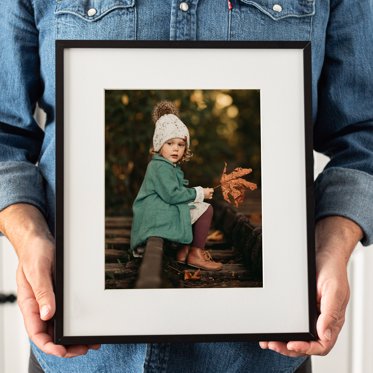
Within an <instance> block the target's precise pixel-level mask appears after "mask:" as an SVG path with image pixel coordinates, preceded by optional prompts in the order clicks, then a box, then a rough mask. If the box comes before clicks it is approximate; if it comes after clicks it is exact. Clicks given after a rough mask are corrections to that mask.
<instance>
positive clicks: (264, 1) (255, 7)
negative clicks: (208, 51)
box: [230, 0, 315, 40]
mask: <svg viewBox="0 0 373 373" xmlns="http://www.w3.org/2000/svg"><path fill="white" fill-rule="evenodd" d="M236 4H237V6H236V7H235V8H233V10H232V13H231V17H232V18H231V27H230V38H231V40H310V39H311V32H312V16H313V15H314V14H315V0H280V1H276V0H272V1H271V0H256V1H251V0H238V1H237V2H236Z"/></svg>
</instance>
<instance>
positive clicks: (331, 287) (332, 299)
mask: <svg viewBox="0 0 373 373" xmlns="http://www.w3.org/2000/svg"><path fill="white" fill-rule="evenodd" d="M362 236H363V232H362V230H361V228H360V227H359V226H358V225H357V224H355V223H354V222H352V221H351V220H349V219H346V218H343V217H339V216H331V217H327V218H324V219H322V220H320V221H319V222H318V223H317V224H316V271H317V305H318V308H319V312H320V315H319V317H318V320H317V324H316V329H317V334H318V340H316V341H310V342H304V341H290V342H287V343H285V342H260V343H259V344H260V347H261V348H263V349H270V350H273V351H276V352H279V353H281V354H283V355H287V356H291V357H296V356H307V355H326V354H328V353H329V351H330V350H331V349H332V348H333V346H334V345H335V343H336V341H337V338H338V335H339V333H340V331H341V329H342V326H343V324H344V321H345V312H346V307H347V304H348V301H349V297H350V290H349V285H348V279H347V263H348V260H349V258H350V256H351V254H352V252H353V250H354V248H355V247H356V244H357V243H358V242H359V241H360V240H361V238H362Z"/></svg>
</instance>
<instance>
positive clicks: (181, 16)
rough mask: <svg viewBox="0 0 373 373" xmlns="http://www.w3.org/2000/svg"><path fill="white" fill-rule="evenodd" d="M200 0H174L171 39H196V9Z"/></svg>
mask: <svg viewBox="0 0 373 373" xmlns="http://www.w3.org/2000/svg"><path fill="white" fill-rule="evenodd" d="M198 1H199V0H187V1H181V0H172V10H171V23H170V39H171V40H196V37H197V26H196V22H197V15H196V9H197V5H198Z"/></svg>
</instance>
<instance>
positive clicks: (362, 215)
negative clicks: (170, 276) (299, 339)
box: [0, 0, 373, 373]
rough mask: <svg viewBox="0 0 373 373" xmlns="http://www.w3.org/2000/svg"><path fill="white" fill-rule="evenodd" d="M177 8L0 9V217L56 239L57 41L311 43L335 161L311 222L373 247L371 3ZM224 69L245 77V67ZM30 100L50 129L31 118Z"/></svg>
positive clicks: (243, 359)
mask: <svg viewBox="0 0 373 373" xmlns="http://www.w3.org/2000/svg"><path fill="white" fill-rule="evenodd" d="M180 2H181V1H180V0H178V1H176V0H164V1H152V0H106V1H97V0H57V1H52V0H14V1H4V2H3V4H2V14H3V16H2V21H1V23H0V61H1V71H0V178H1V183H0V210H1V209H4V208H5V207H7V206H9V205H11V204H14V203H20V202H26V203H30V204H33V205H35V206H37V207H38V208H39V209H40V210H41V211H42V212H43V213H44V214H45V216H46V218H47V220H48V223H49V226H50V228H51V230H52V232H53V231H54V215H55V203H54V201H55V142H54V131H55V113H54V109H55V63H54V45H55V44H54V43H55V40H56V39H119V40H228V41H229V40H310V41H311V42H312V70H313V78H312V99H313V109H312V113H313V122H314V145H315V149H316V150H317V151H320V152H323V153H324V154H326V155H328V156H329V157H331V161H330V163H329V164H328V166H327V168H326V170H325V171H324V172H323V173H322V174H321V175H320V177H319V178H318V180H317V181H316V219H319V218H321V217H324V216H328V215H342V216H345V217H348V218H350V219H352V220H354V221H355V222H357V223H358V224H359V225H360V226H361V227H362V228H363V230H364V233H365V235H364V239H363V243H364V244H370V243H373V224H372V221H373V219H372V211H373V208H372V204H373V176H372V175H373V157H372V152H373V105H372V102H373V100H372V97H373V38H372V35H373V22H372V19H373V5H372V1H371V0H359V1H353V0H287V1H286V2H283V3H281V2H278V3H276V2H275V1H269V0H257V1H249V0H232V4H233V9H232V10H231V11H229V10H228V6H227V1H226V0H215V1H212V0H210V1H209V0H186V1H185V2H186V3H187V4H188V9H187V10H186V11H185V10H182V9H181V8H180ZM230 68H235V69H241V70H242V74H245V73H247V72H246V71H245V66H242V65H241V64H240V61H234V62H233V66H231V67H230ZM128 73H129V74H130V73H131V71H129V72H128ZM279 73H281V71H279ZM36 103H38V105H39V106H40V107H41V108H42V109H43V110H44V111H45V113H46V117H47V120H46V124H45V130H41V129H40V128H39V126H38V124H37V123H36V121H35V120H34V119H33V113H34V109H35V106H36ZM284 146H286V144H284ZM33 350H34V353H35V356H36V357H37V358H38V360H39V362H40V364H41V365H42V367H43V369H44V370H45V371H46V372H62V371H64V372H80V373H84V372H142V371H146V372H183V371H185V372H188V373H192V372H214V373H218V372H227V373H229V372H248V373H250V372H261V373H263V372H264V373H265V372H293V371H294V369H296V367H297V366H299V365H300V364H301V363H302V361H303V359H302V358H298V359H291V358H286V357H282V356H280V355H277V354H275V353H273V352H270V351H262V350H260V349H259V347H258V345H257V344H255V343H225V344H223V343H219V344H160V345H157V344H151V345H106V346H103V347H102V349H101V350H100V351H98V352H95V351H91V352H89V354H88V355H87V356H85V357H79V358H75V359H72V360H61V359H59V358H56V357H52V356H47V355H45V354H43V353H42V352H41V351H39V350H38V349H37V348H35V347H34V346H33Z"/></svg>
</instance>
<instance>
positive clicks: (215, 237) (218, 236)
mask: <svg viewBox="0 0 373 373" xmlns="http://www.w3.org/2000/svg"><path fill="white" fill-rule="evenodd" d="M223 239H224V235H223V232H221V231H218V230H216V231H213V232H212V233H210V234H209V235H208V236H207V241H222V240H223Z"/></svg>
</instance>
